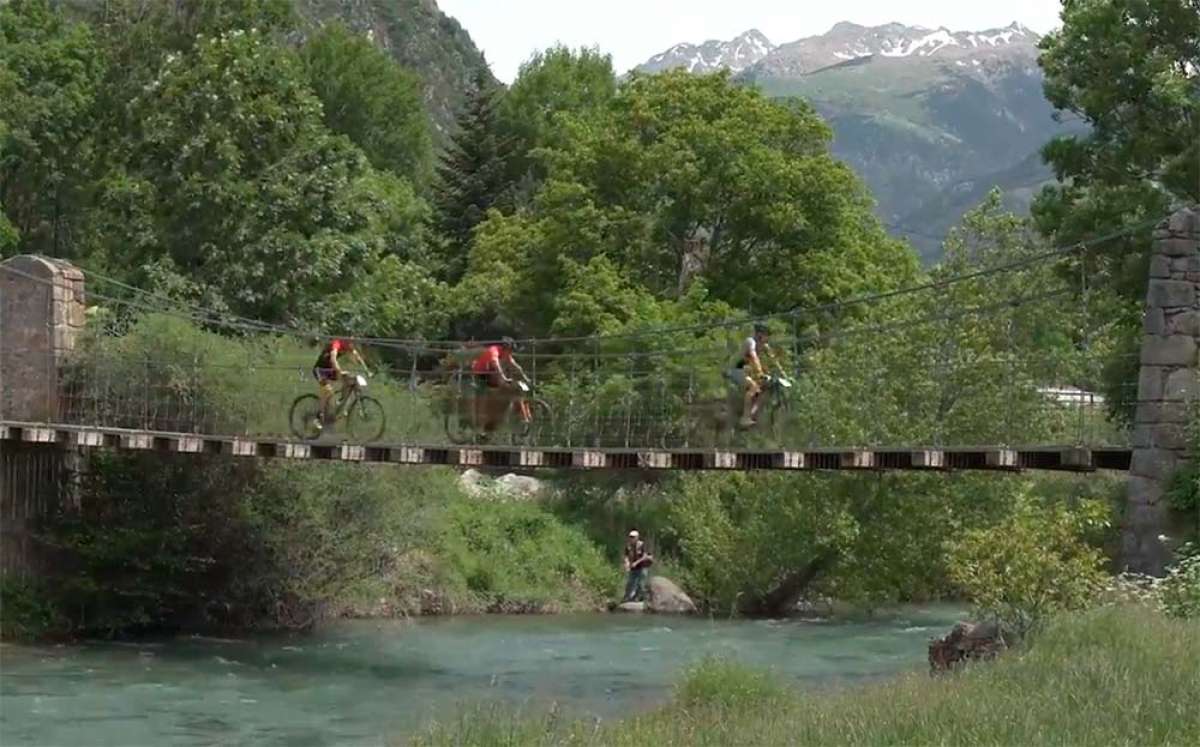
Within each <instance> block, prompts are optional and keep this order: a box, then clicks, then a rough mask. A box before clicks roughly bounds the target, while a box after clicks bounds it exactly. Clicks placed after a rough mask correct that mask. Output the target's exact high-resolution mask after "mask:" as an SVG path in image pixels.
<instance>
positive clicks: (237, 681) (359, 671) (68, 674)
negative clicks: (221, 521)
mask: <svg viewBox="0 0 1200 747" xmlns="http://www.w3.org/2000/svg"><path fill="white" fill-rule="evenodd" d="M961 614H962V610H960V609H958V608H953V607H946V606H929V607H922V608H905V609H900V610H896V611H894V612H891V613H889V614H887V615H883V616H876V617H875V618H873V619H858V620H840V621H824V622H822V621H807V622H805V621H799V620H788V621H770V620H732V621H730V620H717V621H711V620H700V619H682V618H667V617H658V616H624V615H580V616H546V617H463V618H450V619H425V620H420V621H418V622H414V623H408V622H399V621H384V622H380V621H357V622H347V623H341V624H338V625H335V626H332V627H330V628H328V629H326V630H323V631H322V632H320V633H318V634H315V635H311V636H258V637H251V638H246V639H236V640H232V639H213V638H199V637H180V638H172V639H169V640H156V641H143V642H138V643H85V644H79V645H71V646H18V645H12V644H5V645H3V646H0V744H3V745H4V747H16V745H39V746H46V745H121V746H122V747H130V746H134V745H166V744H181V745H210V744H249V743H253V744H278V745H284V744H287V745H325V744H351V745H358V744H362V745H372V744H383V743H385V742H386V741H393V742H394V741H396V740H400V739H403V737H404V736H406V735H409V734H412V733H414V732H415V731H418V730H419V729H421V728H422V726H423V725H425V724H427V723H428V722H429V720H430V719H434V718H438V717H446V716H448V715H451V714H453V712H454V710H455V709H456V708H459V707H461V706H463V705H465V704H473V703H479V702H481V701H491V700H497V699H500V700H507V701H510V702H512V703H515V704H519V705H530V706H532V707H543V706H545V705H547V704H549V703H550V702H558V703H559V704H560V705H561V706H563V707H564V708H566V709H567V710H570V711H572V712H574V713H577V714H590V715H595V716H599V717H602V718H608V717H617V716H621V715H623V714H626V713H628V712H629V711H631V710H637V709H642V708H649V707H652V706H654V705H656V704H659V703H662V702H663V701H665V700H666V699H667V698H669V697H670V688H671V685H672V683H674V682H675V681H677V680H678V678H679V676H680V674H681V671H682V670H683V668H685V667H686V666H687V665H689V664H691V663H693V662H695V661H697V660H699V659H701V658H702V657H704V656H705V655H707V654H715V655H720V656H725V657H728V658H731V659H734V660H737V661H740V662H744V663H746V664H750V665H753V666H758V667H763V668H770V669H772V670H774V671H776V672H777V673H778V674H780V675H781V676H783V677H785V678H787V679H789V680H791V681H794V682H796V683H797V684H799V685H800V686H809V687H811V686H820V687H823V686H830V685H838V684H841V683H847V682H854V681H859V680H862V679H864V678H873V677H881V676H886V675H889V674H894V673H897V672H902V671H911V670H914V669H920V668H923V667H924V666H925V647H926V643H927V641H928V639H929V637H930V636H932V635H935V634H941V633H942V632H944V631H945V630H946V629H947V628H949V627H950V625H951V624H952V623H953V622H954V621H955V620H956V619H959V617H960V616H961Z"/></svg>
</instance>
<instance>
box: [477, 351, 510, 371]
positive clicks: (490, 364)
mask: <svg viewBox="0 0 1200 747" xmlns="http://www.w3.org/2000/svg"><path fill="white" fill-rule="evenodd" d="M510 357H511V354H506V353H505V352H504V348H503V347H501V346H499V345H488V346H487V347H486V348H484V350H483V352H482V353H480V354H479V357H478V358H476V359H475V361H474V362H473V363H472V364H471V372H472V373H477V374H488V373H493V372H494V371H495V370H496V364H497V363H499V362H500V361H501V360H503V359H507V358H510Z"/></svg>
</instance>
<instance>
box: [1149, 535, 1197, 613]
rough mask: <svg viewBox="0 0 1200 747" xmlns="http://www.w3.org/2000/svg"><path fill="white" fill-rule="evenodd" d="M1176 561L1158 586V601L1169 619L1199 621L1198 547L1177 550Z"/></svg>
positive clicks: (1194, 544) (1187, 546) (1184, 547)
mask: <svg viewBox="0 0 1200 747" xmlns="http://www.w3.org/2000/svg"><path fill="white" fill-rule="evenodd" d="M1176 558H1177V559H1176V561H1175V563H1173V564H1172V565H1171V566H1170V567H1169V568H1167V575H1166V577H1165V578H1163V579H1162V580H1161V581H1160V582H1159V584H1158V597H1159V598H1158V601H1159V604H1160V605H1161V607H1162V609H1163V611H1164V612H1166V613H1167V614H1168V615H1170V616H1171V617H1178V618H1187V619H1193V620H1194V619H1200V545H1198V544H1196V543H1190V544H1186V545H1184V546H1183V547H1181V548H1179V551H1178V553H1177V554H1176Z"/></svg>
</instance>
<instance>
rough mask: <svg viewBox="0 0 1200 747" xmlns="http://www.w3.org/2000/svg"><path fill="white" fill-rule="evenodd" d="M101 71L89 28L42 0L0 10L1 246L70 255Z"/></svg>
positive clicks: (21, 0)
mask: <svg viewBox="0 0 1200 747" xmlns="http://www.w3.org/2000/svg"><path fill="white" fill-rule="evenodd" d="M103 72H104V63H103V61H102V60H101V57H100V55H99V53H98V51H97V48H96V42H95V40H94V37H93V34H92V32H91V29H89V28H88V27H87V26H85V25H83V24H81V23H74V22H71V21H69V20H67V19H66V18H64V17H63V15H62V14H61V13H60V12H58V11H57V10H54V9H53V8H52V7H51V5H50V3H49V2H47V1H46V0H16V1H15V2H12V3H8V4H6V5H4V6H2V7H0V205H3V208H4V213H5V218H4V220H3V221H2V222H0V236H2V237H3V238H0V246H7V247H14V248H15V247H16V246H17V245H18V244H19V247H20V250H21V251H25V252H34V253H42V254H50V255H53V256H62V255H64V254H69V253H70V252H71V249H72V245H73V242H74V239H75V234H76V232H77V231H78V230H80V227H79V221H80V217H81V215H80V212H81V211H80V207H81V201H82V200H83V199H84V196H83V195H84V193H85V192H86V190H87V170H88V166H89V164H90V162H91V160H92V155H93V148H92V139H93V133H92V128H91V121H92V116H93V111H94V106H95V100H96V92H97V86H98V84H99V81H100V78H101V76H102V75H103ZM18 237H19V238H18Z"/></svg>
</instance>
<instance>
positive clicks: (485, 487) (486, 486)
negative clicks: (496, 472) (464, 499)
mask: <svg viewBox="0 0 1200 747" xmlns="http://www.w3.org/2000/svg"><path fill="white" fill-rule="evenodd" d="M458 484H459V487H461V488H462V490H463V492H464V493H466V494H467V495H469V496H471V497H472V498H488V497H497V498H516V499H522V500H529V499H533V498H537V497H539V496H541V495H542V493H544V492H545V490H546V484H545V483H543V482H542V481H541V480H539V479H537V478H536V477H526V476H525V475H515V474H512V473H511V472H510V473H509V474H507V475H503V476H502V477H499V478H491V477H489V476H487V475H485V474H483V473H482V472H480V471H479V470H476V469H468V470H466V471H464V472H463V473H462V474H461V475H459V476H458Z"/></svg>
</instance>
